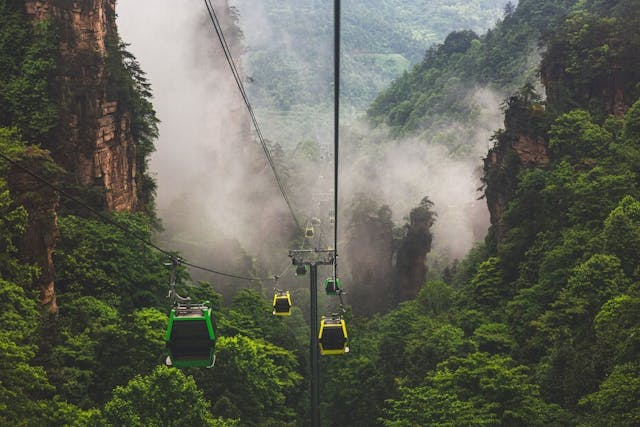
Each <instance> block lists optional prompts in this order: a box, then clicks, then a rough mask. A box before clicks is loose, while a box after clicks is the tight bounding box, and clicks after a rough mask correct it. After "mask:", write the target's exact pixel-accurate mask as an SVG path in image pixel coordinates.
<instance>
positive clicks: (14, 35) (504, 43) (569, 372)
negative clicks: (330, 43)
mask: <svg viewBox="0 0 640 427" xmlns="http://www.w3.org/2000/svg"><path fill="white" fill-rule="evenodd" d="M22 8H23V3H22V2H19V1H9V0H0V153H2V154H3V155H5V156H9V157H10V158H11V159H13V160H14V161H15V162H16V163H17V164H19V165H21V166H23V167H28V168H29V169H32V170H37V171H38V173H39V174H40V175H41V176H43V177H45V178H46V179H48V180H50V181H55V182H57V183H59V185H61V186H63V187H64V188H65V189H66V190H68V191H72V192H73V193H74V194H78V195H79V197H81V199H82V201H83V202H84V203H89V204H92V206H94V207H95V209H99V210H100V212H101V213H102V214H103V215H108V217H109V219H110V221H111V222H112V223H106V222H105V221H103V220H101V219H100V218H97V217H95V216H94V215H91V214H90V213H89V212H87V211H85V210H83V209H81V208H80V207H79V206H77V205H74V204H73V203H71V202H70V201H69V200H61V203H62V205H61V207H60V209H59V211H58V216H57V222H58V229H59V239H58V242H57V245H56V248H55V251H54V253H53V261H54V264H55V276H56V280H55V281H56V289H57V291H56V292H57V295H58V305H59V307H60V308H59V312H58V314H57V316H56V317H55V318H51V317H49V315H48V313H46V312H45V310H43V309H42V307H40V306H39V305H38V304H39V302H38V301H40V297H39V295H38V294H37V293H38V289H37V287H35V286H34V281H35V280H36V278H37V277H39V275H41V274H42V272H41V271H39V268H38V267H37V263H36V262H35V261H36V260H33V259H30V258H29V256H27V255H28V254H25V253H24V248H23V246H22V242H23V238H24V237H25V233H26V232H27V231H28V224H29V223H30V222H29V221H31V220H32V219H33V218H30V216H33V215H42V216H47V215H50V214H51V213H50V212H49V211H41V212H35V213H34V210H33V209H31V208H32V207H33V206H40V205H39V203H41V201H42V200H49V199H51V198H52V197H54V196H55V194H53V195H52V193H54V192H53V191H51V190H50V189H49V188H48V187H46V186H43V185H42V184H41V183H39V182H37V181H33V180H32V181H29V180H27V179H26V178H25V177H24V176H22V175H20V174H19V170H17V169H16V167H15V166H13V165H12V164H9V163H6V162H4V161H0V296H1V298H0V305H1V309H0V325H2V328H0V335H1V336H0V425H25V426H41V425H47V426H57V425H60V426H62V425H73V426H147V425H154V426H155V425H175V426H178V425H198V426H199V425H203V426H205V425H207V426H234V425H237V426H244V425H248V426H282V425H291V426H297V425H306V424H307V420H308V411H309V408H308V400H309V399H308V389H309V379H308V368H307V366H308V355H307V343H308V334H309V328H308V325H307V323H306V319H307V317H308V316H307V315H306V314H305V313H304V312H303V310H305V309H306V307H304V306H302V307H301V308H300V307H295V308H294V309H293V314H292V316H291V317H288V318H285V319H281V318H276V317H275V316H273V315H272V314H271V306H270V301H268V299H267V298H265V296H266V294H265V293H264V292H263V289H262V288H266V287H268V286H269V284H261V285H260V286H258V287H256V288H254V289H244V290H239V291H238V292H237V293H236V294H235V296H233V298H232V299H231V300H230V301H226V302H225V301H224V300H223V298H222V297H221V295H220V294H218V293H217V292H216V291H215V283H213V284H211V283H206V282H199V283H193V281H192V280H190V279H189V277H188V273H187V271H186V270H184V269H182V268H181V269H179V271H178V278H179V283H180V285H179V289H178V290H179V292H180V293H182V294H188V295H190V296H191V297H192V298H194V299H195V300H209V301H211V302H212V303H213V306H214V308H215V313H216V318H217V325H218V332H219V333H218V335H219V339H218V344H217V362H216V366H215V367H214V368H213V369H210V370H208V369H195V368H193V369H184V370H178V369H171V368H167V367H165V366H163V362H164V357H165V355H166V354H165V353H164V333H165V328H166V324H167V311H168V306H167V300H166V298H165V294H166V290H167V286H166V283H167V282H168V277H169V271H168V270H167V268H166V267H165V266H164V265H163V263H164V262H166V261H167V259H166V256H164V255H162V254H160V253H158V252H157V251H155V250H154V249H153V248H151V247H149V246H148V245H145V244H143V243H142V242H141V241H140V240H138V239H131V238H130V237H131V236H130V235H129V234H127V233H125V232H124V231H123V228H125V229H127V230H130V231H131V232H133V233H135V234H136V235H137V236H139V237H141V238H142V239H143V240H144V239H152V238H153V237H154V233H155V232H156V231H157V230H158V219H157V218H155V216H154V214H153V212H152V211H153V192H154V185H153V180H152V179H151V177H149V176H146V175H145V174H144V172H145V171H146V167H147V163H146V162H147V161H148V156H149V154H150V153H151V152H152V150H153V137H154V135H155V133H156V129H157V128H156V125H157V119H156V118H155V114H154V113H153V109H152V107H151V104H150V96H151V93H150V89H149V86H148V84H147V82H146V80H145V76H144V73H143V72H142V71H141V69H140V67H139V65H138V64H137V62H136V61H135V58H133V57H132V56H131V55H130V54H129V53H128V52H127V51H126V46H124V45H122V44H120V43H114V44H113V45H111V46H110V47H109V49H110V56H109V58H110V61H109V67H108V68H107V70H108V72H109V74H110V77H111V78H112V82H113V83H112V86H111V87H110V90H112V93H113V96H115V97H117V99H118V100H120V101H121V102H123V103H125V104H127V105H128V106H129V108H130V111H132V115H133V117H132V123H133V126H132V129H134V133H135V135H134V136H135V141H136V144H137V145H138V146H140V152H139V153H140V157H139V158H138V159H137V161H138V162H139V165H138V167H139V169H140V170H141V177H140V179H145V180H147V181H146V184H145V185H141V186H140V187H139V189H140V191H141V195H140V197H141V199H142V200H144V201H145V203H144V206H143V209H140V210H139V211H138V212H118V213H115V212H106V211H105V210H104V206H102V205H101V204H100V203H97V202H95V200H96V198H97V196H96V194H94V191H95V190H91V189H90V190H86V191H85V192H83V190H82V189H79V188H78V187H77V186H74V185H72V184H73V183H70V182H69V180H68V179H66V177H67V173H66V172H65V171H64V170H63V168H62V167H61V166H60V165H58V164H56V163H54V162H53V161H52V157H51V152H52V151H53V149H54V148H55V147H51V146H49V145H48V144H50V142H49V141H51V135H53V134H55V133H56V132H57V131H59V129H58V128H57V127H58V126H60V124H59V123H60V121H59V117H60V115H64V113H65V108H67V106H65V105H59V104H58V103H56V100H59V99H60V96H61V94H60V93H59V91H58V89H57V86H56V83H57V82H56V81H55V79H54V78H53V76H54V75H55V72H56V68H57V67H60V64H59V62H58V61H57V58H56V54H55V47H56V45H55V40H56V37H57V36H58V35H59V33H57V32H58V31H61V28H59V27H57V26H56V25H55V23H54V22H46V21H45V22H44V23H40V24H37V25H33V24H32V23H31V22H29V21H28V19H27V18H26V16H25V14H24V12H23V9H22ZM639 29H640V7H638V5H637V2H636V1H635V0H617V1H612V0H582V1H577V2H570V1H566V2H558V1H553V2H551V1H549V2H546V1H525V0H522V1H521V2H520V3H519V5H518V7H517V8H516V9H513V8H511V7H510V8H509V9H508V10H506V11H505V16H504V18H503V20H502V21H501V22H500V23H499V24H498V25H497V27H496V28H495V29H494V30H492V31H491V32H490V33H488V34H486V35H484V36H477V35H475V34H474V33H472V32H467V31H463V32H455V33H452V34H451V35H449V36H448V37H447V38H446V40H445V42H444V43H443V44H442V45H440V46H437V47H434V48H432V49H430V50H428V51H427V53H426V56H425V59H424V61H423V62H422V63H420V64H418V65H417V66H416V67H415V68H414V69H413V70H412V71H411V72H409V73H407V74H406V75H405V76H403V77H401V78H399V79H398V80H397V81H396V82H395V83H393V84H392V86H391V87H390V88H389V89H387V90H386V91H385V92H383V93H382V94H381V95H380V96H379V97H378V98H377V100H376V101H375V102H374V104H373V105H372V106H371V109H370V113H369V114H370V117H371V120H372V121H374V122H375V123H377V124H380V125H382V124H383V123H384V125H383V126H389V127H390V128H391V129H392V130H393V131H395V132H398V133H407V134H410V133H415V132H418V133H419V132H422V131H424V130H425V129H428V128H429V126H431V123H430V121H431V120H435V119H433V117H435V118H436V119H437V118H444V117H447V116H452V117H454V118H456V119H459V117H458V116H459V115H464V114H472V113H473V112H469V111H466V110H464V108H462V107H461V108H458V107H457V106H456V105H455V103H451V102H450V101H451V99H452V98H448V97H449V94H448V93H446V91H447V90H448V89H447V88H449V89H450V88H453V87H455V86H456V84H462V83H460V82H463V83H464V84H465V85H466V84H467V83H469V84H475V83H481V84H484V85H491V86H494V87H496V88H499V89H500V88H505V87H506V88H507V89H505V90H509V91H510V95H509V96H508V97H507V98H506V99H505V102H504V104H503V111H504V128H503V129H496V132H495V134H494V136H493V139H492V142H493V148H492V149H491V150H490V152H489V153H487V158H486V159H485V166H484V175H483V184H484V191H485V197H486V199H487V203H488V207H489V210H490V211H491V213H492V226H491V229H490V230H489V233H488V235H487V238H486V239H485V241H484V242H482V243H479V244H478V245H477V246H476V247H475V248H474V249H473V250H472V251H471V252H470V253H469V254H468V256H467V257H466V258H465V259H464V260H462V261H460V262H456V263H452V264H450V265H448V266H447V267H446V268H443V269H442V272H441V274H440V272H438V273H439V275H438V277H433V276H434V274H433V273H432V274H430V277H429V280H428V281H426V282H425V283H424V284H423V286H422V287H421V289H420V290H419V293H418V295H417V297H415V298H412V299H409V300H407V301H404V302H401V303H400V304H399V305H397V306H396V305H395V303H396V301H395V300H394V301H393V303H392V304H389V305H387V306H385V307H384V312H382V311H383V310H382V309H381V310H380V311H381V312H380V313H376V314H369V315H367V316H364V315H352V314H351V313H348V315H347V321H348V324H349V334H350V337H351V342H350V347H351V352H350V353H349V354H347V355H345V356H339V357H325V358H323V359H322V361H321V368H322V382H321V386H322V393H321V395H322V400H321V414H322V418H323V420H322V421H323V425H336V426H338V425H350V426H375V425H383V426H415V425H419V426H429V425H434V426H435V425H450V426H476V425H478V426H480V425H483V426H521V425H532V426H533V425H566V426H574V425H579V426H634V425H638V424H640V399H639V398H638V397H639V396H640V359H639V354H640V269H639V267H638V265H639V261H640V145H639V144H640V63H639V62H640V56H638V55H637V53H638V52H640V30H639ZM538 49H539V51H538ZM534 51H538V52H539V53H540V55H541V56H540V59H541V60H540V62H539V64H538V61H537V60H536V61H535V62H536V65H535V66H533V67H530V66H531V62H530V61H531V56H530V55H528V54H531V53H534V57H535V58H537V57H536V56H535V52H534ZM536 70H537V71H538V72H537V73H536ZM536 75H539V77H540V81H538V80H537V77H536ZM450 78H451V79H458V80H457V81H458V83H456V84H453V83H451V82H450V81H449V80H450ZM445 80H446V81H445ZM425 143H428V140H427V141H425ZM523 147H524V148H523ZM316 154H317V153H316ZM304 155H305V153H300V156H304ZM277 159H278V161H282V162H285V161H286V159H282V158H281V157H277ZM290 170H291V173H295V168H293V167H291V168H290ZM145 177H146V178H145ZM479 185H480V183H479ZM16 188H19V189H21V191H19V192H18V191H16V190H15V189H16ZM429 206H430V205H429V202H428V198H426V199H424V200H423V203H422V204H421V206H420V209H417V210H415V211H413V212H412V213H414V214H416V215H418V216H419V215H422V216H423V217H427V219H428V222H431V221H432V220H433V218H432V216H431V214H430V211H429ZM369 208H371V206H368V205H363V204H360V205H357V206H355V207H353V208H352V210H353V211H354V212H361V213H362V217H363V218H365V219H366V220H367V221H370V222H384V221H386V222H389V213H388V211H387V210H386V209H385V208H384V207H382V208H379V209H377V211H376V212H371V209H369ZM30 209H31V211H30ZM358 209H360V210H359V211H358ZM435 220H436V221H437V218H436V219H435ZM114 224H118V225H119V226H121V227H116V226H114ZM420 238H421V239H422V240H421V241H422V244H423V246H424V245H425V244H426V243H428V244H429V245H430V243H431V242H430V237H429V236H425V235H422V236H420ZM304 297H305V296H304V295H303V296H301V299H304V300H306V298H304ZM306 297H308V295H306ZM359 300H360V298H358V299H355V298H354V299H352V300H351V303H352V304H353V305H354V306H355V305H357V304H359ZM354 312H356V313H357V310H354ZM360 312H361V311H360Z"/></svg>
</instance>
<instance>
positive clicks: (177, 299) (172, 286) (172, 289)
mask: <svg viewBox="0 0 640 427" xmlns="http://www.w3.org/2000/svg"><path fill="white" fill-rule="evenodd" d="M164 265H166V266H171V273H170V276H169V294H168V295H167V298H170V299H171V300H172V301H173V303H174V304H177V303H188V302H190V301H191V298H189V297H181V296H180V295H179V294H178V292H177V291H176V277H177V270H178V266H179V265H180V258H171V262H167V263H164Z"/></svg>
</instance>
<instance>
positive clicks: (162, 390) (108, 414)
mask: <svg viewBox="0 0 640 427" xmlns="http://www.w3.org/2000/svg"><path fill="white" fill-rule="evenodd" d="M209 411H210V403H209V402H208V401H207V400H205V398H204V396H203V393H202V391H201V390H199V389H198V386H197V385H196V382H195V381H194V379H193V378H192V377H189V376H186V375H184V374H183V373H182V372H181V371H179V370H177V369H170V368H166V367H163V366H159V367H157V368H156V369H155V370H154V371H153V372H152V373H151V374H149V375H146V376H141V375H136V376H135V377H134V378H133V379H132V380H131V381H129V383H128V384H127V385H126V386H124V387H116V389H115V390H114V391H113V397H112V398H111V400H109V401H108V402H107V403H106V404H105V406H104V409H103V411H102V415H103V419H104V421H105V422H106V425H108V426H124V425H126V426H140V427H142V426H150V425H153V426H195V425H197V426H219V425H220V421H216V420H214V418H213V417H212V416H211V414H210V412H209Z"/></svg>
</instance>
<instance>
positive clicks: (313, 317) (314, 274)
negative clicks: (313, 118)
mask: <svg viewBox="0 0 640 427" xmlns="http://www.w3.org/2000/svg"><path fill="white" fill-rule="evenodd" d="M333 48H334V50H333V55H334V56H333V65H334V92H333V96H334V118H333V125H334V132H333V141H334V192H333V193H334V194H333V197H334V209H333V215H334V227H333V230H334V245H333V249H319V248H316V249H299V250H290V251H289V257H291V260H292V262H293V264H294V265H295V266H296V267H299V268H300V267H302V268H305V266H309V290H310V294H311V295H310V307H309V308H310V310H309V311H310V319H309V320H310V321H309V326H310V329H311V331H310V332H311V333H310V339H309V353H310V356H311V384H310V386H311V407H310V416H311V426H312V427H319V426H320V370H319V362H320V360H319V358H320V351H319V343H318V333H319V328H318V266H319V265H332V266H333V281H334V283H337V274H338V273H337V258H338V246H337V245H338V140H339V127H338V126H339V116H340V0H334V2H333ZM338 295H339V296H340V303H341V308H342V296H341V295H340V293H338Z"/></svg>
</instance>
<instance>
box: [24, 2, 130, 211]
mask: <svg viewBox="0 0 640 427" xmlns="http://www.w3.org/2000/svg"><path fill="white" fill-rule="evenodd" d="M115 3H116V2H115V0H78V1H70V0H39V1H26V2H25V9H26V12H27V14H28V15H29V16H30V17H31V18H32V19H33V20H35V21H38V20H44V19H49V20H51V21H53V22H54V23H55V25H56V26H57V27H58V37H59V44H58V52H59V58H58V70H59V72H58V75H57V77H56V80H57V82H56V83H57V84H58V85H59V87H60V90H59V106H60V107H61V108H60V113H61V123H60V126H59V128H58V132H57V133H56V137H55V138H53V139H52V140H50V141H48V142H47V144H46V146H45V147H44V148H47V149H49V150H50V151H51V155H52V157H53V159H54V160H55V161H56V162H57V163H59V164H60V165H62V166H63V167H64V168H65V169H66V170H67V171H68V172H70V173H71V174H72V176H73V179H74V181H75V182H74V183H75V184H77V185H80V186H82V187H92V186H97V187H101V189H102V190H103V192H104V193H103V194H104V200H103V203H104V207H106V208H107V209H109V210H117V211H122V210H136V209H137V208H138V197H137V189H136V187H137V186H136V150H135V144H134V141H133V138H132V136H131V129H130V121H131V119H130V115H131V114H130V112H129V111H126V110H124V109H123V108H122V107H121V105H120V102H119V101H118V96H117V93H116V92H117V91H116V90H115V89H114V87H113V86H114V82H113V81H112V80H111V79H110V76H109V73H108V70H107V67H106V65H107V61H108V59H109V57H110V55H114V50H115V49H116V48H117V44H118V37H117V30H116V22H115V17H116V14H115V7H116V5H115Z"/></svg>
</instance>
